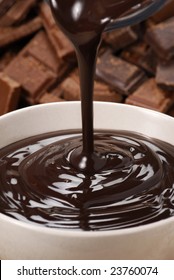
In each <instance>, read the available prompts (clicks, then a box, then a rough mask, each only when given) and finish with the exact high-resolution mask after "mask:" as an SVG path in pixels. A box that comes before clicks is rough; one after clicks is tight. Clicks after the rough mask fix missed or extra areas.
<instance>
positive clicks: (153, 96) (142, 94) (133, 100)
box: [126, 79, 174, 113]
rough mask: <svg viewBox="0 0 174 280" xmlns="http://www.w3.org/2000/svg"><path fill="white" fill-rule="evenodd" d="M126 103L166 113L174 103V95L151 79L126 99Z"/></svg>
mask: <svg viewBox="0 0 174 280" xmlns="http://www.w3.org/2000/svg"><path fill="white" fill-rule="evenodd" d="M126 103H127V104H131V105H136V106H140V107H144V108H148V109H153V110H156V111H159V112H163V113H166V112H167V111H168V110H169V108H170V107H171V106H172V105H173V104H174V96H173V95H172V94H171V93H170V92H168V91H164V90H162V89H161V88H159V87H158V86H157V85H156V82H155V79H149V80H148V81H146V82H145V83H143V84H142V85H141V86H140V87H139V88H138V89H137V90H136V91H135V92H134V93H133V94H131V95H130V96H129V97H128V98H127V99H126Z"/></svg>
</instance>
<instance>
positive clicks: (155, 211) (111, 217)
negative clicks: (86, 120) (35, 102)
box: [0, 131, 174, 231]
mask: <svg viewBox="0 0 174 280" xmlns="http://www.w3.org/2000/svg"><path fill="white" fill-rule="evenodd" d="M94 143H95V155H96V157H98V158H100V159H102V160H103V161H102V162H103V163H104V164H102V166H100V168H99V167H98V166H97V167H96V166H94V168H96V169H95V170H93V172H92V171H91V173H86V174H85V172H81V171H80V170H79V169H76V168H75V167H74V166H73V165H72V164H71V157H72V153H73V152H74V151H77V150H78V149H79V147H81V146H82V136H81V134H80V133H79V132H77V131H72V132H64V133H60V132H59V133H51V134H46V135H40V136H35V137H32V138H30V139H26V140H22V141H20V142H18V143H15V144H12V145H10V146H8V147H5V148H3V149H1V151H0V173H1V178H0V186H1V188H0V212H2V213H4V214H6V215H9V216H11V217H14V218H16V219H19V220H23V221H29V222H34V223H39V224H42V225H45V226H47V227H55V228H63V229H82V230H100V231H102V230H113V229H119V228H127V227H134V226H138V225H142V224H147V223H152V222H154V221H158V220H161V219H164V218H167V217H170V216H172V215H173V214H174V147H173V146H171V145H170V144H167V143H164V142H162V141H159V140H156V139H149V138H148V137H144V136H142V135H138V134H135V133H131V132H125V131H115V132H114V131H111V132H109V131H108V132H107V131H106V132H103V131H101V132H96V133H95V134H94ZM95 162H96V160H94V163H95ZM96 170H97V171H96Z"/></svg>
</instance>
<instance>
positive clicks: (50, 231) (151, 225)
mask: <svg viewBox="0 0 174 280" xmlns="http://www.w3.org/2000/svg"><path fill="white" fill-rule="evenodd" d="M72 104H78V105H80V102H79V101H70V102H61V103H58V104H57V103H56V104H55V103H49V104H41V105H35V106H30V107H26V108H22V109H19V110H17V111H13V112H10V113H7V114H5V115H3V116H0V119H2V120H3V119H7V118H9V117H12V116H13V115H16V114H20V113H21V112H22V111H30V110H33V107H35V108H36V109H37V108H39V107H43V108H44V107H48V106H50V107H51V106H53V107H55V106H62V105H66V106H72ZM100 104H102V106H103V105H104V104H106V105H107V106H108V105H110V106H117V107H120V108H121V109H122V108H124V107H127V108H130V109H131V110H136V111H137V110H138V111H140V112H144V113H147V114H149V113H150V114H151V115H156V116H157V117H158V116H160V118H161V119H167V120H169V121H172V122H174V119H173V117H171V116H168V115H166V114H163V113H160V112H156V111H153V110H150V109H146V108H140V107H136V106H132V105H128V104H118V103H117V104H114V103H111V102H94V105H96V106H100ZM0 220H4V221H6V222H8V223H11V224H14V225H16V226H19V227H21V228H25V229H30V230H31V231H37V232H40V233H45V234H49V235H55V236H56V235H62V236H67V237H68V236H71V237H72V236H74V237H78V236H80V237H82V238H83V237H84V238H86V237H88V238H90V237H94V236H116V235H128V234H133V233H134V232H141V231H143V232H145V231H148V230H149V229H154V228H156V230H158V228H160V227H164V226H165V227H167V225H168V224H170V223H171V222H172V223H174V217H169V218H166V219H163V220H160V221H156V222H153V223H149V224H147V225H140V226H135V227H130V228H124V229H116V230H106V231H81V230H73V229H72V230H71V229H68V230H65V229H57V228H51V227H45V226H42V225H39V224H35V223H30V222H28V223H27V222H25V221H20V220H16V219H15V218H11V217H9V216H7V215H5V214H2V213H0Z"/></svg>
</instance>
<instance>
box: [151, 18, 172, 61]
mask: <svg viewBox="0 0 174 280" xmlns="http://www.w3.org/2000/svg"><path fill="white" fill-rule="evenodd" d="M173 38H174V17H172V18H170V19H169V20H167V21H164V22H162V23H160V24H157V25H154V26H152V27H151V28H149V29H148V30H147V32H146V41H147V43H148V44H149V45H150V46H151V48H152V49H153V50H154V52H155V53H156V54H157V55H158V56H159V57H160V58H161V59H164V60H170V59H171V58H172V57H174V39H173Z"/></svg>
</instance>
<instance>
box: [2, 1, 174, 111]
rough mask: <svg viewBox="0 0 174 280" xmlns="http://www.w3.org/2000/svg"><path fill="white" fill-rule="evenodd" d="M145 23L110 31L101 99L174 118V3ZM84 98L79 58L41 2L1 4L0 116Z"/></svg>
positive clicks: (101, 60)
mask: <svg viewBox="0 0 174 280" xmlns="http://www.w3.org/2000/svg"><path fill="white" fill-rule="evenodd" d="M164 2H165V5H164V8H163V9H162V10H161V11H160V12H158V13H156V14H155V15H154V16H152V17H151V18H150V19H148V20H147V21H145V22H141V23H140V24H138V25H136V26H132V27H125V28H122V29H119V30H115V31H113V32H110V33H104V34H103V41H102V44H101V48H100V51H99V56H98V60H97V69H96V79H95V86H94V100H98V101H110V102H122V103H127V104H132V105H137V106H141V107H145V108H150V109H154V110H157V111H160V112H164V113H167V114H171V115H174V113H173V111H174V110H173V107H174V0H170V1H164ZM74 100H80V87H79V74H78V67H77V60H76V55H75V52H74V49H73V46H72V45H71V43H70V42H69V41H68V40H67V38H66V37H65V36H64V34H63V33H62V32H61V30H60V29H59V28H58V27H57V25H56V23H55V21H54V19H53V17H52V14H51V10H50V7H49V5H48V4H47V3H46V2H45V1H41V0H40V1H39V0H27V1H25V0H16V1H14V0H0V115H2V114H5V113H7V112H9V111H12V110H15V109H18V108H21V107H25V106H30V105H35V104H43V103H48V102H61V101H74Z"/></svg>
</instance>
